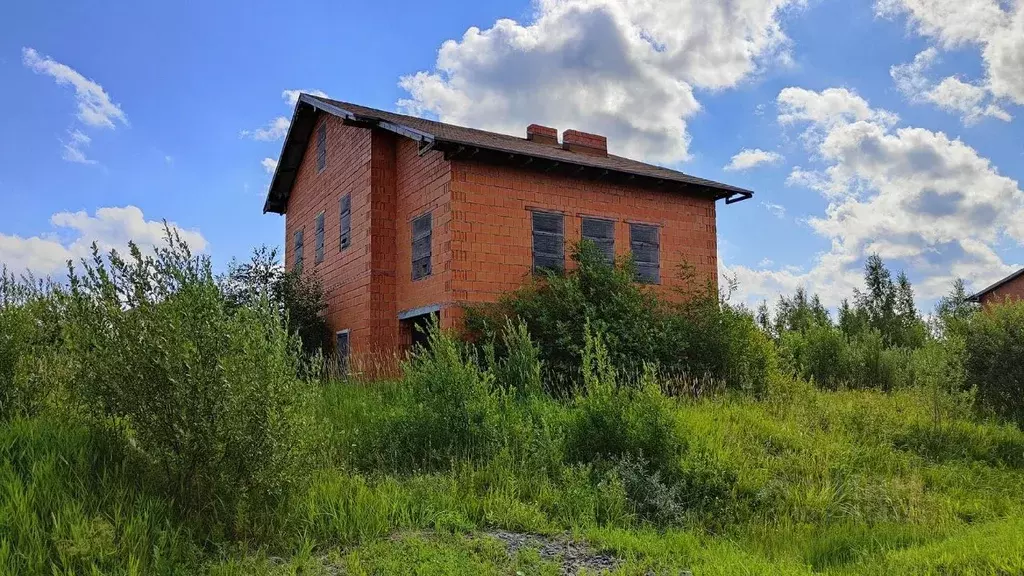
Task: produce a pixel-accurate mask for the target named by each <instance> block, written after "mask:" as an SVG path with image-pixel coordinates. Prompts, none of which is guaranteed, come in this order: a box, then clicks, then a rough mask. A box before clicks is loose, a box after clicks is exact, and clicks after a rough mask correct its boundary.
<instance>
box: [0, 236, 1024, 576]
mask: <svg viewBox="0 0 1024 576" xmlns="http://www.w3.org/2000/svg"><path fill="white" fill-rule="evenodd" d="M182 256H184V259H183V260H182V259H180V257H182ZM154 258H155V259H152V258H147V257H144V256H142V255H141V254H139V253H135V254H133V255H132V261H131V262H124V261H120V262H119V261H118V260H117V259H116V256H115V257H112V258H111V259H110V260H109V261H104V260H103V259H102V258H100V257H99V256H97V259H96V260H95V261H94V265H92V266H91V267H88V266H87V267H86V277H85V278H78V279H76V280H73V281H72V283H71V290H69V291H66V290H64V289H62V288H59V287H51V288H48V289H43V290H34V289H33V290H26V291H24V292H18V296H17V298H14V299H7V298H0V322H2V323H3V324H2V326H3V327H7V328H10V332H8V333H6V334H17V335H16V336H15V337H13V338H11V337H8V338H7V339H4V340H0V385H3V386H4V388H2V391H3V392H4V395H3V399H4V401H5V409H4V410H3V411H2V414H0V575H6V574H61V575H63V574H108V573H112V574H191V573H197V574H198V573H213V574H252V573H267V574H272V573H280V574H294V573H303V574H306V573H319V572H323V573H337V572H338V571H341V570H347V571H348V573H356V574H359V573H369V574H379V573H417V570H418V569H419V567H420V566H419V564H420V563H429V564H430V565H431V568H432V569H433V570H434V572H436V573H451V574H459V573H465V574H475V573H488V572H491V573H515V572H516V571H523V572H524V573H556V571H557V570H558V567H557V565H556V564H554V563H552V562H550V561H548V560H544V559H542V558H540V556H539V552H538V551H536V550H525V551H522V552H519V553H517V554H514V555H507V554H505V551H504V548H503V545H501V544H500V543H499V542H497V541H496V540H494V539H489V537H488V536H487V535H486V533H485V532H486V531H488V530H495V529H505V530H512V531H518V532H529V533H535V534H547V535H555V534H562V533H565V532H568V533H570V534H572V536H573V537H575V538H579V539H584V540H587V541H589V542H590V543H591V544H592V545H593V546H595V547H597V548H599V549H601V550H604V551H606V552H609V553H613V554H615V555H616V556H617V557H618V558H619V559H620V561H621V564H620V565H619V567H618V571H619V572H620V573H625V574H644V573H649V572H653V573H674V572H678V571H680V570H683V569H687V570H692V571H693V572H694V573H699V574H750V573H771V574H814V573H817V574H1015V573H1022V572H1024V539H1021V538H1019V532H1020V530H1021V528H1024V524H1022V522H1024V490H1022V488H1024V433H1022V432H1021V430H1020V428H1019V426H1018V424H1015V423H1014V422H1013V421H1012V420H1013V418H1012V417H1009V418H1008V420H1009V422H1006V421H999V420H995V419H991V418H992V417H993V414H992V412H993V411H992V410H990V411H989V412H985V413H979V412H978V411H976V410H975V407H974V405H973V399H974V395H973V394H974V393H973V392H971V391H965V390H964V389H963V386H962V382H963V380H964V379H965V378H967V376H965V374H973V375H974V376H977V375H978V374H985V373H989V374H994V375H997V376H998V375H1000V373H999V371H998V370H997V369H996V368H993V366H994V365H993V364H991V363H985V362H982V363H981V364H979V365H973V364H971V362H970V357H969V356H965V353H966V352H965V351H966V350H969V348H965V345H964V342H967V343H969V342H972V340H971V338H972V336H971V332H970V331H971V330H975V331H976V332H975V333H974V336H973V337H975V338H982V340H981V341H978V340H975V341H976V342H979V343H980V344H985V346H987V348H986V347H985V346H979V347H978V348H979V349H987V350H990V352H991V358H996V359H998V358H1001V356H1000V354H1001V353H1002V352H1003V351H1004V348H1005V347H1003V346H1000V345H998V343H999V342H1002V341H1004V340H1005V339H1008V338H1013V334H1014V333H1015V328H1014V326H1015V325H1016V324H1015V323H1014V319H1016V318H1017V317H1018V316H1017V314H1018V312H1017V311H1010V312H1008V313H1006V315H1005V316H996V317H995V318H994V319H987V320H975V319H973V318H967V319H966V320H964V322H962V323H960V324H957V326H959V328H957V330H965V331H967V332H966V334H967V336H966V337H963V338H962V339H960V340H958V339H957V338H959V336H957V335H956V334H952V332H953V330H952V329H951V330H950V332H951V334H950V335H949V336H947V337H944V339H943V340H938V339H932V340H928V341H926V342H924V343H923V344H921V345H919V346H917V347H915V348H910V347H903V348H900V347H892V346H889V347H886V346H883V343H884V340H883V339H881V338H874V337H873V336H871V335H870V334H873V333H870V332H867V333H865V334H868V336H864V335H863V334H862V335H861V336H859V337H858V339H850V338H848V337H846V336H845V335H843V334H841V332H840V329H839V328H836V327H832V326H828V327H825V326H810V327H806V330H805V331H804V332H799V331H797V330H794V331H792V332H790V334H792V335H794V336H792V339H791V341H790V343H789V344H792V346H791V347H790V348H787V346H789V344H787V342H786V339H787V338H790V336H781V337H778V343H775V342H774V341H772V340H769V338H768V336H767V335H765V334H762V333H760V332H757V331H756V328H754V325H753V323H752V322H753V320H752V319H751V318H750V317H749V315H747V314H746V312H744V311H741V310H739V311H738V310H732V309H729V308H725V309H717V308H716V310H713V311H709V312H708V316H707V317H706V318H703V319H702V320H701V322H695V323H694V324H692V325H683V324H682V322H684V319H685V318H686V315H685V314H684V313H683V312H682V311H678V310H677V311H676V312H675V313H673V315H672V316H671V319H672V320H673V322H679V323H680V324H678V325H675V326H674V329H676V330H678V331H679V332H677V333H678V334H681V336H680V338H683V339H684V341H685V342H689V343H690V344H693V343H695V342H698V339H699V336H700V332H701V330H700V329H699V327H701V326H705V327H707V329H708V330H712V329H714V331H715V334H714V337H713V338H712V339H711V340H710V341H709V342H715V341H719V339H721V338H727V339H728V338H731V337H729V336H728V335H729V334H741V335H742V336H743V337H742V338H736V339H735V340H737V342H738V341H740V340H742V342H746V343H748V344H751V343H753V344H756V346H757V348H756V349H754V350H753V352H751V353H750V354H749V355H737V354H738V352H736V351H727V352H724V353H722V354H720V355H718V356H716V358H718V360H721V359H722V358H733V359H734V360H735V359H737V358H740V359H741V360H743V359H745V360H743V362H747V361H749V364H750V365H749V366H745V367H743V366H741V367H738V368H736V370H737V371H736V372H730V370H728V369H726V368H729V367H728V366H724V365H722V366H719V368H722V370H719V369H715V370H707V371H705V372H703V374H705V375H704V376H703V377H702V376H700V375H699V374H700V372H699V371H698V372H697V373H694V374H697V375H696V376H694V375H693V374H687V373H686V372H685V371H684V370H682V368H685V366H683V367H682V368H680V367H679V366H677V367H675V368H680V370H679V371H677V370H675V369H674V368H673V366H669V369H670V370H669V371H668V373H667V375H663V373H662V371H661V368H662V367H661V366H659V365H658V364H656V363H655V362H652V361H646V362H645V361H643V359H642V358H634V359H632V360H633V361H632V362H629V363H627V366H626V367H625V369H623V367H622V366H620V365H618V364H617V363H616V358H620V357H621V356H622V355H623V354H627V353H628V352H629V350H632V349H633V348H631V346H634V345H636V342H633V343H631V344H629V345H627V346H624V345H623V342H622V341H621V338H623V337H624V336H628V335H624V334H621V333H619V334H616V333H610V332H607V331H605V330H602V329H601V327H602V323H601V321H600V319H599V318H596V317H591V316H590V315H584V316H582V317H580V318H578V319H577V321H578V322H579V323H580V326H578V327H574V333H573V335H572V336H573V339H575V338H576V337H577V336H579V337H580V341H579V342H575V340H574V341H573V343H571V345H567V347H566V348H565V349H563V350H561V352H559V353H558V354H556V355H554V356H552V355H551V353H550V351H549V350H545V348H544V346H545V342H544V340H543V336H542V337H541V338H539V339H535V337H534V335H533V334H531V332H530V331H529V330H528V326H527V323H525V322H523V321H521V320H517V319H515V318H508V319H504V322H503V324H502V326H501V328H500V329H499V330H496V331H494V333H493V335H492V336H493V337H492V338H491V339H490V340H488V341H484V342H482V343H481V342H478V343H476V344H475V345H471V344H467V343H465V342H462V341H459V340H458V339H456V338H455V337H454V336H452V335H451V334H446V333H442V332H440V331H437V330H434V331H433V332H431V333H430V335H429V346H428V347H427V348H425V349H422V350H419V351H417V353H416V354H414V355H412V356H409V357H406V358H400V359H398V360H400V363H399V365H400V369H398V370H396V371H395V372H394V375H393V377H392V378H391V379H389V380H387V381H380V382H361V381H356V380H353V379H349V378H344V379H338V378H333V377H332V376H331V374H330V373H329V372H327V373H325V370H323V366H322V365H320V364H311V363H309V362H303V361H302V358H301V357H300V356H299V355H298V350H299V345H298V342H297V340H296V339H295V338H294V334H290V333H289V332H288V331H287V328H285V326H286V323H282V322H281V317H280V316H278V315H277V314H276V313H275V312H274V311H275V309H276V308H275V307H274V305H272V303H270V302H269V301H268V300H267V299H266V297H265V295H258V296H257V297H255V299H254V300H251V301H249V302H248V303H239V302H232V301H230V300H229V299H226V298H225V297H224V295H223V293H221V292H220V291H219V289H218V288H217V286H216V283H215V282H214V281H213V278H212V276H211V275H210V273H209V267H208V263H207V262H205V261H204V260H202V259H195V258H193V257H192V256H190V255H183V254H178V253H167V252H165V253H158V254H157V255H156V256H155V257H154ZM176 259H178V260H176ZM108 266H109V267H108ZM133 266H134V267H133ZM111 272H113V274H112V275H111ZM591 272H593V271H591ZM598 272H600V271H598ZM588 273H589V272H588ZM604 273H608V274H618V275H621V270H620V271H615V270H607V269H606V270H604ZM183 274H184V275H183ZM105 275H106V276H105ZM622 279H623V278H619V279H618V280H616V282H618V281H619V280H622ZM570 280H571V279H570ZM605 280H607V279H605ZM588 281H590V282H594V283H596V284H601V283H602V282H604V281H603V280H602V279H601V278H599V277H593V278H590V279H589V280H588ZM616 285H617V286H618V284H616ZM592 287H593V286H591V288H592ZM569 288H571V286H570V287H569ZM619 288H620V289H623V290H625V289H626V288H624V287H622V286H619ZM567 290H568V288H567ZM154 291H155V292H154ZM9 293H10V288H9V287H6V288H4V294H9ZM568 293H570V294H576V293H577V291H576V289H575V288H573V289H572V290H568ZM634 295H635V294H634ZM641 300H642V299H641ZM533 303H534V304H538V303H537V302H536V301H534V302H533ZM548 304H550V303H547V304H544V305H543V306H541V307H542V308H545V307H547V305H548ZM538 305H539V304H538ZM703 305H707V303H706V302H705V303H704V304H703ZM584 308H586V307H584ZM723 310H724V312H723ZM686 311H687V312H686V313H694V314H696V313H699V311H698V310H697V309H696V308H688V309H686ZM592 312H593V310H592ZM620 312H621V310H620ZM595 313H596V312H595ZM819 316H820V315H819ZM855 319H856V318H855ZM864 320H865V321H868V320H870V318H868V317H865V319H864ZM555 324H557V322H555V323H553V324H552V326H553V325H555ZM548 327H549V328H550V327H551V326H548ZM575 328H579V334H576V332H575ZM819 329H820V330H828V331H829V332H828V334H815V333H814V332H815V331H816V330H819ZM15 330H16V331H17V332H15ZM751 330H754V332H751ZM795 335H799V336H800V338H801V339H799V340H798V339H796V336H795ZM833 336H835V338H833ZM617 338H618V339H619V340H616V339H617ZM698 343H699V342H698ZM703 345H707V346H709V347H713V346H710V344H708V342H704V344H703ZM776 345H778V346H780V347H781V348H782V349H783V352H784V354H783V359H784V360H785V361H787V362H788V361H790V360H791V359H792V357H795V356H800V357H801V358H805V359H806V358H814V360H813V362H804V361H803V360H801V361H800V363H799V366H802V367H804V368H808V369H810V370H811V372H813V373H808V374H804V373H801V372H799V371H796V372H797V373H796V374H787V373H786V372H784V371H779V370H777V369H776V367H775V366H774V358H775V348H774V346H776ZM616 346H617V347H618V348H616ZM688 346H689V344H688ZM763 346H767V347H769V348H766V349H763V350H762V349H761V348H760V347H763ZM844 346H846V347H847V348H843V347H844ZM851 347H852V348H851ZM700 349H701V348H700V347H699V346H696V345H694V346H691V347H690V348H689V351H688V353H696V351H697V350H700ZM1010 349H1011V350H1012V349H1013V348H1012V347H1011V348H1010ZM790 353H791V356H788V357H787V356H786V354H790ZM801 355H802V356H801ZM965 358H966V360H965ZM718 360H715V361H714V362H718ZM318 361H319V362H322V360H318ZM846 361H849V362H850V365H856V366H857V367H858V368H857V369H856V373H857V374H861V375H864V374H868V375H873V376H868V377H865V378H868V379H869V380H872V381H873V382H876V383H879V382H882V381H889V380H887V379H891V381H892V382H894V383H897V384H893V385H886V384H884V383H882V384H879V385H877V386H870V387H869V386H866V385H865V386H862V387H859V386H856V385H853V386H851V385H850V384H851V382H850V380H849V379H844V378H842V377H839V376H835V374H837V373H839V372H835V373H832V372H827V371H825V370H824V368H825V367H828V365H829V363H830V362H831V363H833V364H835V366H836V367H842V366H844V364H843V362H846ZM1001 361H1003V362H1005V360H1001ZM547 362H553V364H547ZM979 366H980V367H979ZM983 369H984V370H988V372H985V371H984V370H983ZM553 370H570V371H571V372H572V374H571V377H566V378H564V379H559V380H558V381H557V382H556V384H557V385H558V386H557V390H554V391H555V392H557V394H554V395H553V394H551V393H550V392H552V389H551V382H550V381H548V380H546V378H547V377H548V376H549V375H550V374H552V371H553ZM972 370H974V372H971V371H972ZM738 374H739V376H738ZM830 374H831V375H830ZM1014 374H1015V373H1008V375H1006V376H1005V377H1002V378H1001V379H1000V380H999V381H998V384H999V386H1001V388H999V389H998V393H999V394H1003V393H1005V390H1012V389H1013V386H1014V385H1015V382H1016V381H1015V380H1014V378H1015V377H1016V376H1015V375H1014ZM800 376H807V379H804V378H801V377H800ZM833 377H834V379H833V380H830V378H833ZM755 380H756V382H755ZM744 382H745V383H746V384H744ZM748 384H749V385H748ZM983 386H984V384H983V383H980V382H979V383H977V385H976V387H977V388H978V389H979V392H978V393H979V394H982V395H983V397H984V402H992V398H998V397H1001V396H991V395H987V396H986V395H985V394H991V393H995V392H997V391H996V390H994V389H992V388H989V389H987V390H981V388H982V387H983ZM751 392H757V393H756V394H752V393H751ZM11 399H13V400H11ZM1000 415H1001V416H1007V414H1000V413H998V412H996V413H995V414H994V416H1000Z"/></svg>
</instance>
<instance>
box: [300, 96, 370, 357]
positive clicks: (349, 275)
mask: <svg viewBox="0 0 1024 576" xmlns="http://www.w3.org/2000/svg"><path fill="white" fill-rule="evenodd" d="M323 122H326V123H327V165H326V167H325V168H324V170H323V172H321V173H319V174H317V172H316V130H315V129H314V131H313V137H312V138H310V140H309V143H308V145H307V149H306V153H305V155H304V156H303V159H302V164H301V165H300V166H299V170H298V174H297V175H296V178H295V185H294V187H293V188H292V192H291V196H290V197H289V199H288V212H287V214H286V215H285V265H286V266H287V267H288V268H289V269H290V268H291V266H292V264H293V262H294V252H293V238H294V234H295V231H296V230H298V229H300V228H302V229H303V230H304V240H305V242H304V244H305V247H304V249H303V262H304V263H303V271H304V272H305V273H307V274H313V273H315V274H316V275H317V276H319V277H320V279H321V281H322V282H323V286H324V291H325V293H326V298H327V306H328V315H327V322H328V325H329V326H330V328H331V331H332V332H335V331H338V330H343V329H348V330H350V335H349V338H350V342H351V347H352V351H353V353H357V352H361V351H366V350H368V349H369V348H370V347H371V341H372V334H371V318H370V310H371V306H370V298H371V291H370V285H371V282H370V280H371V249H370V238H371V234H370V221H371V201H370V200H371V164H370V159H371V131H370V130H367V129H364V128H354V127H351V126H345V125H344V124H342V122H341V120H339V119H338V118H335V117H333V116H327V115H323V114H321V116H320V118H319V120H318V121H317V127H318V128H319V126H320V124H321V123H323ZM346 193H351V194H352V208H351V210H352V234H351V238H352V240H351V245H350V247H349V248H347V249H346V250H345V251H344V252H342V251H340V249H339V248H340V241H339V237H340V232H341V231H340V221H339V220H340V218H339V201H340V199H341V197H342V196H343V195H345V194H346ZM321 210H323V211H324V217H325V218H324V260H323V262H321V263H319V264H316V263H315V258H314V256H315V248H316V234H315V231H316V229H315V222H314V221H315V218H316V215H317V214H318V213H319V212H320V211H321Z"/></svg>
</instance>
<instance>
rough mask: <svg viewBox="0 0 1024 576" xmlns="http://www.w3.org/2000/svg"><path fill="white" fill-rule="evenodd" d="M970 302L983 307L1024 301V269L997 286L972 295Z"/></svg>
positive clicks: (996, 284) (994, 285) (999, 282)
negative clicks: (1010, 301)
mask: <svg viewBox="0 0 1024 576" xmlns="http://www.w3.org/2000/svg"><path fill="white" fill-rule="evenodd" d="M967 300H968V302H977V303H979V304H981V305H983V306H988V305H990V304H999V303H1001V302H1005V301H1006V300H1024V268H1021V269H1020V270H1018V271H1016V272H1014V273H1013V274H1010V275H1009V276H1007V277H1006V278H1003V279H1002V280H1000V281H998V282H996V283H995V284H993V285H991V286H989V287H988V288H985V289H984V290H981V291H979V292H977V293H975V294H972V295H971V296H969V297H968V298H967Z"/></svg>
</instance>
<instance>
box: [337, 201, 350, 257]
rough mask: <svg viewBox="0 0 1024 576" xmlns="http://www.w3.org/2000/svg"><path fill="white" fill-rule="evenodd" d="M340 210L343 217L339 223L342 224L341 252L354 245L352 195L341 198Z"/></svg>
mask: <svg viewBox="0 0 1024 576" xmlns="http://www.w3.org/2000/svg"><path fill="white" fill-rule="evenodd" d="M339 210H340V212H341V216H340V218H339V221H340V222H341V226H340V228H341V239H340V242H339V246H340V248H339V250H345V249H346V248H348V247H349V245H350V244H351V243H352V195H351V194H345V195H344V196H342V197H341V201H340V206H339Z"/></svg>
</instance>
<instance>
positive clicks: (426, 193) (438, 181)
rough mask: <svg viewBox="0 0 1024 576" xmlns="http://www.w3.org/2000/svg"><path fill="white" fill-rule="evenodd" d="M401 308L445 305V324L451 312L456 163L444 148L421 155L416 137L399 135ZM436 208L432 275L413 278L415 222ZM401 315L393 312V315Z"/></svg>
mask: <svg viewBox="0 0 1024 576" xmlns="http://www.w3.org/2000/svg"><path fill="white" fill-rule="evenodd" d="M396 152H397V153H396V157H397V168H398V170H397V209H396V216H397V217H396V224H397V234H396V238H397V242H396V246H397V257H396V266H395V275H396V278H397V282H396V283H397V310H398V312H402V311H406V310H412V309H415V308H420V307H423V306H429V305H432V304H441V305H442V306H443V311H442V314H441V316H442V324H444V325H446V326H447V325H449V324H450V321H451V320H450V319H451V312H450V310H449V309H448V307H447V306H445V305H446V304H448V303H450V302H451V285H452V276H451V274H452V272H451V258H452V253H451V225H452V210H451V189H450V185H451V163H450V162H448V161H447V160H445V159H444V154H443V153H441V152H428V153H426V154H424V155H423V156H420V155H419V153H418V150H417V145H416V142H414V141H413V140H410V139H408V138H398V139H397V150H396ZM427 212H430V213H431V223H432V231H431V241H430V244H431V250H430V251H431V262H430V267H431V274H430V276H428V277H426V278H421V279H419V280H416V281H413V280H412V221H413V219H415V218H417V217H419V216H421V215H423V214H426V213H427ZM395 317H396V316H392V319H394V318H395Z"/></svg>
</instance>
